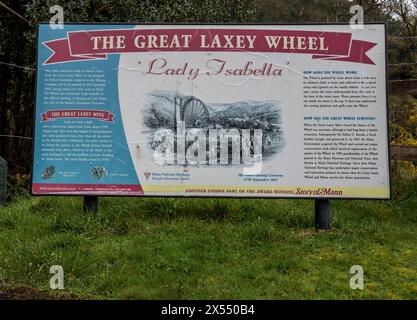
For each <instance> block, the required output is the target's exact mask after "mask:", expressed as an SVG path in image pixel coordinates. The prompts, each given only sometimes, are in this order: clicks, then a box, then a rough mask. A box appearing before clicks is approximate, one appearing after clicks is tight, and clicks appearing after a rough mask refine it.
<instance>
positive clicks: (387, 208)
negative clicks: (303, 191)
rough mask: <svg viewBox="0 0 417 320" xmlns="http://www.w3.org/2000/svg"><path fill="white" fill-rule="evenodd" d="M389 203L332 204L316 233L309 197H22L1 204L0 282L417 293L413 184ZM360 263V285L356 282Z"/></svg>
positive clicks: (230, 291)
mask: <svg viewBox="0 0 417 320" xmlns="http://www.w3.org/2000/svg"><path fill="white" fill-rule="evenodd" d="M394 187H395V190H394V198H393V200H392V201H389V202H388V201H334V202H333V225H334V229H333V230H332V231H331V232H321V233H318V232H315V230H314V229H313V228H312V226H313V224H314V212H313V210H314V208H313V205H314V203H313V201H307V200H224V199H223V200H215V199H205V200H204V199H189V200H188V199H185V200H184V199H150V198H149V199H139V198H101V199H100V217H99V218H98V219H95V218H93V217H92V216H89V215H83V214H82V212H81V208H82V199H81V198H77V197H54V198H52V197H42V198H30V197H27V196H26V197H24V196H22V197H20V198H18V199H15V200H14V201H13V202H12V203H11V204H9V205H8V206H7V207H0V279H1V280H0V286H1V285H3V287H10V286H11V287H20V286H23V287H32V288H36V289H40V290H49V279H50V277H51V276H52V275H51V274H49V268H50V266H52V265H62V266H63V268H64V271H65V290H66V292H67V293H70V294H71V295H76V296H79V297H87V298H91V299H101V298H104V299H416V298H417V181H411V182H404V181H402V182H398V183H396V184H395V185H394ZM352 265H362V266H363V267H364V270H365V289H364V290H363V291H361V290H351V289H350V287H349V279H350V277H351V274H350V273H349V269H350V267H351V266H352Z"/></svg>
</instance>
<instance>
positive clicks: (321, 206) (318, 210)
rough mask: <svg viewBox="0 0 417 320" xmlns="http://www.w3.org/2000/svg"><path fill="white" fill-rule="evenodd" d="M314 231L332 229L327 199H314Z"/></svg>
mask: <svg viewBox="0 0 417 320" xmlns="http://www.w3.org/2000/svg"><path fill="white" fill-rule="evenodd" d="M314 210H315V216H316V229H317V230H329V229H330V228H331V227H332V222H331V207H330V200H329V199H316V200H315V204H314Z"/></svg>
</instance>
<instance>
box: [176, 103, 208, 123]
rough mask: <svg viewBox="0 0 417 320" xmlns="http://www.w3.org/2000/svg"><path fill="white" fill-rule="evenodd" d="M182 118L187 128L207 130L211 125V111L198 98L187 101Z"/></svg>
mask: <svg viewBox="0 0 417 320" xmlns="http://www.w3.org/2000/svg"><path fill="white" fill-rule="evenodd" d="M181 109H182V110H181V111H182V112H181V118H182V120H183V121H184V122H185V127H186V128H205V127H207V125H208V123H209V111H208V109H207V107H206V106H205V104H204V103H203V102H202V101H201V100H199V99H196V98H190V99H188V100H187V101H185V103H184V105H183V107H182V108H181Z"/></svg>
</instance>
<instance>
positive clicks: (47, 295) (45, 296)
mask: <svg viewBox="0 0 417 320" xmlns="http://www.w3.org/2000/svg"><path fill="white" fill-rule="evenodd" d="M0 300H80V298H79V297H76V296H74V295H73V294H70V293H68V292H65V291H51V292H49V291H42V290H38V289H33V288H27V287H18V288H1V287H0Z"/></svg>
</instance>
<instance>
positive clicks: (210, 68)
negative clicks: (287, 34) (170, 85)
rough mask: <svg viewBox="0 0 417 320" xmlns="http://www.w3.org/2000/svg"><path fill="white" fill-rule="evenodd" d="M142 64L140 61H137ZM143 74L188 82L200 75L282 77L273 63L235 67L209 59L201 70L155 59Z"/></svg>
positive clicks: (251, 63)
mask: <svg viewBox="0 0 417 320" xmlns="http://www.w3.org/2000/svg"><path fill="white" fill-rule="evenodd" d="M138 63H139V64H142V62H141V61H138ZM145 69H146V70H144V74H152V75H163V76H185V77H187V79H189V80H194V79H196V78H197V77H198V76H200V75H207V76H216V75H225V76H282V69H281V68H279V67H277V66H276V65H274V64H273V63H263V64H260V65H258V66H256V65H255V64H254V62H253V61H247V62H244V63H242V65H241V66H236V64H235V63H233V65H232V63H229V62H228V61H226V60H221V59H210V60H208V61H207V62H206V64H205V65H204V66H202V68H200V67H196V66H191V64H190V63H188V62H185V63H183V64H181V65H180V66H178V65H177V66H175V65H170V63H169V62H168V61H167V59H164V58H156V59H152V60H151V61H149V63H148V64H147V66H146V68H145Z"/></svg>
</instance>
